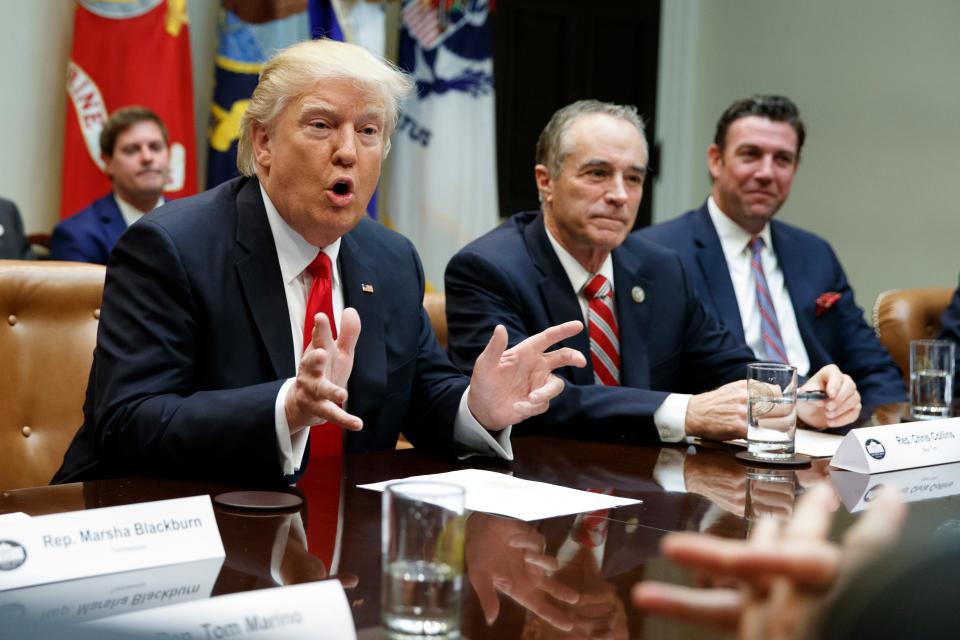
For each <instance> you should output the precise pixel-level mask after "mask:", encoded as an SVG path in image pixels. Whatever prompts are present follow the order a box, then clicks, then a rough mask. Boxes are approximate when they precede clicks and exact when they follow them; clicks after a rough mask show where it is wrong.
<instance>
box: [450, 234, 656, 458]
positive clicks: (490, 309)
mask: <svg viewBox="0 0 960 640" xmlns="http://www.w3.org/2000/svg"><path fill="white" fill-rule="evenodd" d="M535 277H536V276H535V275H534V274H532V273H531V274H528V278H529V279H530V280H532V279H534V278H535ZM527 289H529V290H527ZM445 292H446V307H447V328H448V331H449V347H448V351H449V353H450V357H451V359H452V360H453V362H454V364H456V365H457V366H458V367H460V369H462V370H463V371H465V372H467V373H469V372H471V371H473V365H474V362H475V361H476V358H477V356H479V355H480V353H481V352H482V351H483V349H484V347H486V344H487V341H489V339H490V336H491V334H492V332H493V329H494V327H495V326H496V325H498V324H502V325H504V326H505V327H506V329H507V333H508V335H509V342H510V345H511V346H513V345H515V344H517V343H518V342H521V341H523V340H524V339H526V338H527V337H529V336H530V335H532V334H535V333H538V332H540V331H542V330H543V329H545V328H546V324H544V326H534V324H532V322H533V321H532V320H531V316H532V315H533V310H532V309H531V307H533V306H535V305H538V304H539V293H538V292H537V291H536V290H535V289H534V288H532V287H527V288H523V287H521V286H518V285H517V283H515V282H514V281H512V280H511V278H510V277H509V276H508V275H507V274H506V273H504V271H503V270H502V269H501V268H500V267H499V266H498V265H495V264H493V263H492V262H491V261H489V260H487V259H485V258H484V257H482V256H480V255H477V254H476V253H473V252H469V251H462V252H460V253H458V254H457V255H456V256H454V258H453V259H452V260H451V262H450V264H449V265H448V266H447V271H446V277H445ZM585 355H587V354H585ZM588 362H589V357H588ZM587 366H590V365H589V364H588V365H587ZM556 373H557V374H558V375H560V376H561V377H563V378H565V382H566V386H565V388H564V390H563V392H562V393H561V394H560V395H559V396H557V397H556V398H554V399H553V400H552V401H551V402H550V408H549V409H548V410H547V411H546V413H544V414H542V415H540V416H536V417H533V418H529V419H527V420H525V421H524V422H523V423H521V424H520V425H517V427H515V428H514V431H513V433H514V435H524V434H526V435H534V434H538V435H566V436H570V437H589V438H591V439H600V438H605V439H611V438H612V439H623V438H627V439H638V440H647V441H651V442H656V441H658V440H659V438H658V436H657V430H656V428H655V427H654V424H653V413H654V412H655V411H656V410H657V407H659V406H660V404H661V403H662V402H663V401H664V399H665V398H666V397H667V395H669V394H668V393H667V392H664V391H651V390H648V389H635V388H629V387H608V386H603V385H592V384H591V385H578V384H574V383H573V382H572V379H573V378H572V377H573V373H572V370H571V369H569V368H568V369H562V370H559V371H557V372H556Z"/></svg>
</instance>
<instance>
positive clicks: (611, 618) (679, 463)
mask: <svg viewBox="0 0 960 640" xmlns="http://www.w3.org/2000/svg"><path fill="white" fill-rule="evenodd" d="M900 413H902V411H901V410H900V409H897V408H896V407H893V408H890V407H888V408H886V409H884V410H882V411H880V412H877V413H873V414H872V416H868V417H867V418H868V419H869V421H870V422H871V423H873V424H876V423H877V422H895V421H897V418H898V417H899V415H900ZM893 428H895V427H893ZM514 451H515V461H514V462H511V463H507V462H504V461H494V460H480V461H477V460H472V461H468V462H458V461H455V460H443V459H439V458H436V457H431V456H430V455H428V454H425V453H421V452H419V451H416V450H404V451H391V452H383V453H370V454H357V455H349V456H347V457H346V460H345V468H344V474H343V479H342V485H341V490H342V491H343V500H342V504H343V518H342V525H341V526H342V528H341V542H340V554H339V556H340V557H339V563H338V565H337V566H336V567H335V569H336V574H337V575H338V576H339V577H341V579H342V580H343V581H344V583H345V584H346V585H348V588H347V590H346V593H347V597H348V600H349V601H350V603H351V607H352V610H353V615H354V621H355V623H356V626H357V629H358V630H360V632H361V637H379V635H380V633H379V631H377V629H378V628H379V624H380V573H379V572H380V497H381V496H380V494H379V493H375V492H372V491H367V490H364V489H359V488H357V485H358V484H365V483H371V482H379V481H383V480H389V479H394V478H403V477H407V476H413V475H421V474H426V473H437V472H442V471H450V470H454V469H458V468H465V467H478V466H482V467H484V468H488V469H491V470H496V471H501V472H505V473H511V474H513V475H514V476H516V477H518V478H524V479H531V480H539V481H544V482H551V483H555V484H559V485H564V486H568V487H573V488H577V489H594V490H608V491H612V492H613V493H614V494H616V495H620V496H626V497H631V498H637V499H639V500H642V502H641V503H640V504H636V505H631V506H626V507H620V508H618V509H614V510H612V511H610V512H609V513H606V514H600V515H601V516H603V518H602V522H603V525H604V526H601V527H599V528H597V527H594V528H593V529H592V530H591V531H590V532H589V533H588V534H587V535H584V528H583V518H580V519H578V518H577V517H575V516H566V517H558V518H552V519H549V520H544V521H539V522H532V523H525V522H520V521H516V520H512V519H507V518H500V517H496V516H490V515H485V514H474V515H473V516H471V518H470V520H469V521H468V530H467V540H466V545H467V549H466V558H467V565H468V566H467V579H466V580H464V604H463V621H462V631H463V633H464V635H465V636H466V637H467V638H521V637H522V638H547V637H571V638H572V637H588V635H586V634H585V631H587V630H588V627H592V629H594V630H596V629H602V630H607V631H608V632H610V633H609V636H608V637H614V638H627V637H630V638H683V637H708V638H709V637H722V636H720V635H717V634H710V633H705V632H703V630H702V629H699V628H694V627H692V626H688V625H686V624H684V623H679V622H673V621H668V620H664V619H659V618H653V617H648V616H645V615H644V614H643V613H641V612H639V611H637V610H636V609H634V608H633V606H632V605H631V604H630V598H629V593H630V588H631V586H632V585H633V584H634V583H636V582H637V581H638V580H641V579H644V578H653V579H659V580H667V581H671V582H676V583H682V584H692V583H693V580H694V577H693V576H691V575H689V573H687V572H684V571H681V570H678V569H675V568H673V567H672V566H671V565H670V564H669V563H668V562H666V561H665V560H664V559H662V558H661V557H660V551H659V543H660V539H661V538H662V537H663V536H664V535H665V534H666V533H667V532H669V531H682V530H687V531H708V532H711V533H714V534H716V535H720V536H726V537H731V538H743V537H744V536H745V535H747V533H748V532H749V530H750V528H751V525H752V523H753V522H754V521H755V520H756V519H757V518H758V517H760V516H761V515H764V514H775V515H779V516H787V515H789V514H790V513H791V511H792V508H793V503H794V500H795V496H797V495H799V494H800V493H802V492H803V491H804V489H805V487H808V486H810V485H811V484H812V483H814V482H817V481H820V480H823V479H826V480H828V481H829V480H830V477H831V474H830V472H829V470H828V468H827V465H826V462H827V461H826V460H819V461H817V462H815V463H814V465H813V466H812V467H810V468H808V469H802V470H799V471H788V470H775V471H769V470H766V471H765V470H759V469H751V468H748V467H746V466H743V465H741V464H740V463H738V462H737V461H736V460H735V459H734V457H733V451H734V450H733V449H732V448H729V447H727V446H726V445H718V446H713V445H704V446H696V447H694V446H689V447H688V446H686V445H684V446H679V445H674V446H657V445H638V444H628V443H597V442H583V441H574V440H564V439H555V438H542V437H514ZM233 489H236V487H224V486H215V485H211V484H198V483H192V482H185V481H178V480H166V479H156V478H126V479H116V480H104V481H96V482H86V483H77V484H72V485H62V486H56V487H37V488H31V489H21V490H12V491H5V492H0V513H8V512H15V511H23V512H26V513H27V514H30V515H42V514H47V513H59V512H64V511H71V510H77V509H85V508H86V509H91V508H97V507H104V506H114V505H120V504H131V503H137V502H144V501H151V500H160V499H166V498H173V497H183V496H190V495H198V494H210V495H211V496H214V495H217V494H219V493H221V492H223V491H229V490H233ZM958 491H960V489H958ZM837 504H838V510H837V517H836V520H835V526H834V533H833V535H834V536H837V535H839V533H840V532H841V531H842V530H843V529H845V528H846V527H848V526H849V525H850V523H851V522H852V521H853V519H854V516H852V515H851V514H850V513H849V512H848V510H847V508H845V507H844V505H843V504H841V503H840V501H839V499H838V502H837ZM215 512H216V516H217V523H218V525H219V528H220V532H221V536H222V537H223V541H224V546H225V548H226V553H227V556H226V560H225V562H224V565H223V567H222V569H221V570H220V573H219V576H218V577H217V578H216V582H215V584H214V587H213V595H221V594H226V593H234V592H238V591H248V590H252V589H259V588H266V587H272V586H277V576H278V575H279V576H280V580H281V581H283V582H285V583H296V582H303V581H309V580H317V579H322V578H324V577H325V568H324V567H323V564H322V563H321V562H319V560H318V559H317V558H314V557H313V556H311V555H310V554H309V553H308V552H307V551H306V549H305V547H304V545H303V543H302V542H301V540H302V538H301V537H298V536H297V535H295V534H294V533H291V532H293V531H295V530H297V527H291V526H290V522H291V519H293V518H300V519H302V520H303V521H305V526H306V528H307V529H308V530H309V528H310V514H309V513H306V512H304V513H299V512H293V513H291V512H270V513H262V512H244V511H238V510H231V509H224V508H222V507H220V506H215ZM327 515H329V514H327ZM594 520H596V519H594ZM945 523H946V525H947V526H949V525H950V524H951V523H960V498H957V497H947V498H939V499H935V500H929V501H925V502H917V503H913V504H911V517H910V520H909V524H908V529H913V530H916V531H920V532H921V535H922V532H929V531H933V530H935V529H937V528H938V527H943V526H944V525H945ZM604 529H605V531H604ZM511 540H514V541H516V540H524V541H527V542H531V543H533V544H535V545H542V547H543V552H544V554H546V555H550V556H557V555H558V554H559V555H560V556H562V557H561V565H562V567H561V569H560V570H559V571H557V572H556V573H555V574H554V575H553V578H554V579H555V580H557V581H559V582H561V583H563V584H564V585H566V586H567V587H569V588H571V589H574V590H576V591H578V592H580V593H581V594H582V596H581V602H583V603H588V610H585V611H573V610H572V608H571V607H570V606H567V605H563V604H561V603H560V602H559V601H556V600H553V599H552V598H551V597H549V596H547V595H546V594H544V593H543V592H542V591H540V590H538V589H537V585H536V584H535V582H534V581H532V580H531V578H530V576H528V575H527V574H526V573H525V571H524V568H525V567H526V564H525V563H524V562H523V559H522V554H523V549H522V548H519V547H517V546H516V545H511V544H509V541H511ZM278 548H279V549H283V552H282V553H283V558H282V559H281V561H280V563H279V567H278V566H277V559H276V556H277V553H276V549H278ZM271 558H273V560H272V562H273V565H274V566H272V567H271ZM478 590H479V591H480V592H482V593H484V594H490V595H487V596H486V597H485V598H484V606H481V601H480V599H479V598H478V596H477V592H478ZM494 590H495V591H494ZM494 593H496V594H497V595H496V596H495V597H494V596H493V595H492V594H494ZM491 598H493V599H498V600H499V607H498V608H499V611H498V612H496V613H495V609H496V607H495V606H494V605H492V602H491ZM485 609H486V612H485ZM488 619H489V620H490V623H489V624H488V622H487V620H488ZM558 619H568V620H572V619H577V620H579V621H581V622H583V621H585V620H588V619H591V620H593V622H591V623H589V624H587V623H583V625H582V626H581V627H580V628H579V629H577V630H575V632H574V633H568V634H564V633H561V632H559V631H558V630H557V629H556V628H554V626H553V625H552V624H551V621H552V620H558Z"/></svg>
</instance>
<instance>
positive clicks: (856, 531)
mask: <svg viewBox="0 0 960 640" xmlns="http://www.w3.org/2000/svg"><path fill="white" fill-rule="evenodd" d="M832 504H833V494H832V491H831V490H830V489H829V487H827V486H826V485H824V484H821V485H817V486H816V487H814V488H812V489H811V490H810V491H808V492H807V493H806V494H805V495H804V496H803V497H802V498H801V499H800V501H799V502H798V503H797V508H796V511H795V512H794V517H793V519H792V520H791V521H790V522H789V523H787V524H786V525H785V526H781V525H780V524H778V523H777V522H776V521H775V520H773V519H769V518H768V519H762V520H761V521H759V522H758V523H757V526H756V527H754V529H753V534H752V536H751V538H750V540H749V541H742V540H726V539H721V538H714V537H711V536H706V535H703V534H695V533H685V532H684V533H673V534H669V535H668V536H666V537H665V538H664V541H663V547H662V548H663V552H664V555H665V556H667V557H668V558H670V559H671V560H673V561H674V562H676V563H678V564H681V565H684V566H687V567H692V568H694V569H696V570H698V571H705V572H708V573H711V574H714V575H720V576H727V577H732V578H735V579H737V580H738V581H739V583H740V585H741V586H740V589H739V590H735V589H712V590H701V589H692V588H688V587H679V586H675V585H669V584H663V583H657V582H642V583H638V584H637V585H635V586H634V589H633V594H632V595H633V601H634V604H636V606H638V607H640V608H642V609H646V610H648V611H650V612H653V613H656V614H659V615H666V616H671V617H678V618H682V619H685V620H687V621H694V622H697V623H700V624H703V625H705V626H711V627H717V628H721V629H728V630H737V635H738V637H739V638H741V639H742V640H755V639H756V640H760V639H768V638H769V639H772V640H796V639H799V638H804V637H807V635H808V634H809V633H810V631H811V630H812V629H813V628H814V625H816V623H817V619H818V618H819V616H820V615H821V613H822V610H823V608H824V606H825V605H826V604H827V603H828V602H829V601H830V600H829V598H828V597H827V596H828V592H829V591H830V590H831V589H834V590H835V589H837V588H840V587H842V586H843V585H844V584H845V582H846V580H847V579H848V578H849V576H850V575H851V574H853V573H854V572H855V571H856V570H857V569H859V568H860V567H861V566H862V565H863V564H864V563H866V562H869V561H870V560H872V559H873V558H875V557H876V556H877V554H879V553H880V552H881V551H882V550H883V549H884V548H886V547H888V546H889V545H891V544H892V543H893V542H894V541H895V540H896V538H897V537H898V536H899V531H900V529H901V527H902V525H903V521H904V519H905V516H906V507H905V506H904V504H903V502H902V498H901V496H900V493H899V491H897V490H895V489H886V490H884V491H882V492H881V494H880V496H879V497H878V498H877V499H876V500H875V501H874V503H873V504H872V505H871V508H870V509H869V510H868V511H867V512H866V513H864V514H863V515H862V516H861V517H860V519H859V520H858V521H857V522H856V524H854V526H853V527H851V528H850V529H849V530H848V531H847V533H846V535H844V537H843V542H842V544H841V545H837V544H835V543H832V542H829V541H828V540H827V539H826V537H827V534H828V533H829V530H830V523H831V519H832V516H831V513H832V512H831V505H832Z"/></svg>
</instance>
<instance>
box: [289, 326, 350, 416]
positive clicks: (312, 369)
mask: <svg viewBox="0 0 960 640" xmlns="http://www.w3.org/2000/svg"><path fill="white" fill-rule="evenodd" d="M359 337H360V315H359V314H358V313H357V310H356V309H353V308H350V307H348V308H346V309H344V310H343V314H342V315H341V316H340V333H339V335H338V336H337V339H336V340H334V339H333V336H332V335H331V332H330V321H329V320H328V319H327V316H326V315H325V314H322V313H318V314H317V315H316V322H315V323H314V325H313V335H312V337H311V340H310V344H309V345H307V347H306V349H304V351H303V355H302V356H301V357H300V366H299V367H298V368H297V378H296V380H294V382H293V384H292V385H291V386H290V389H289V390H288V391H287V397H286V398H285V399H284V410H285V411H286V414H287V424H289V425H290V433H296V432H297V431H299V430H300V429H303V428H304V427H308V426H310V425H313V424H319V423H321V422H324V421H327V422H335V423H337V424H338V425H340V426H341V427H343V428H344V429H349V430H351V431H359V430H360V429H362V428H363V420H361V419H360V418H358V417H357V416H354V415H351V414H349V413H347V412H346V411H344V410H343V408H342V405H343V403H344V402H346V401H347V381H348V380H349V379H350V373H351V372H352V371H353V352H354V350H355V349H356V347H357V339H358V338H359Z"/></svg>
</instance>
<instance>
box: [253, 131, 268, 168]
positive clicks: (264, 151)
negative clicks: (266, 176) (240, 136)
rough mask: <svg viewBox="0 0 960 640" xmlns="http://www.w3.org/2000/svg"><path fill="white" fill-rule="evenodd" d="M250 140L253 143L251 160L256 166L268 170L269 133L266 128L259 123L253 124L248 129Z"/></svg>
mask: <svg viewBox="0 0 960 640" xmlns="http://www.w3.org/2000/svg"><path fill="white" fill-rule="evenodd" d="M250 133H251V136H250V140H251V142H253V159H254V161H255V162H256V164H257V166H260V167H265V168H268V167H269V166H270V158H271V156H272V154H271V152H270V142H271V140H270V131H269V130H268V128H267V126H266V125H264V124H263V123H261V122H254V123H253V124H252V126H251V127H250Z"/></svg>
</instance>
